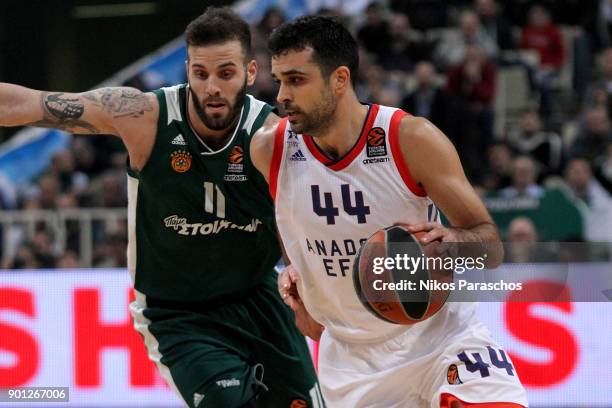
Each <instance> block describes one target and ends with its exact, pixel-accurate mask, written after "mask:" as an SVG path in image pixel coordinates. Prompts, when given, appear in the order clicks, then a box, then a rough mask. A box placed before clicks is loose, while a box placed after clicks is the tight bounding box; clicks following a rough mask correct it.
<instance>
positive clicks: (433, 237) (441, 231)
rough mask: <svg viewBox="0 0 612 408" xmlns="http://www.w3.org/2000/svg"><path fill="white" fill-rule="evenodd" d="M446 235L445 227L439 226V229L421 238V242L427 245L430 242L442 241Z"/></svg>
mask: <svg viewBox="0 0 612 408" xmlns="http://www.w3.org/2000/svg"><path fill="white" fill-rule="evenodd" d="M445 235H446V229H445V228H444V227H440V226H438V227H437V228H434V229H432V230H430V231H429V232H428V233H427V234H425V235H423V236H422V237H421V238H419V241H421V242H422V243H424V244H426V243H428V242H432V241H435V240H438V239H442V238H443V237H444V236H445Z"/></svg>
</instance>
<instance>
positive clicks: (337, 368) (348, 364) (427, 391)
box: [318, 321, 528, 408]
mask: <svg viewBox="0 0 612 408" xmlns="http://www.w3.org/2000/svg"><path fill="white" fill-rule="evenodd" d="M447 327H448V326H447ZM427 334H434V333H428V332H427V331H426V332H421V333H420V334H419V335H418V336H415V334H414V333H411V331H410V330H407V331H406V332H404V333H402V334H400V335H399V336H397V337H394V338H391V339H390V340H386V341H383V342H378V343H366V344H354V343H348V342H345V341H341V340H338V339H336V338H334V337H332V335H331V334H330V333H328V331H327V330H326V331H324V332H323V336H322V337H321V341H320V344H319V362H318V364H319V365H318V366H319V383H320V384H321V389H322V392H323V397H324V398H325V402H326V404H327V406H328V407H329V408H335V407H338V408H346V407H354V408H362V407H363V408H365V407H368V408H375V407H377V408H394V407H410V408H418V407H423V408H425V407H428V408H429V407H431V408H440V407H450V406H451V401H453V400H460V401H462V402H464V403H467V404H465V405H466V406H469V404H470V403H473V404H478V403H500V402H502V403H507V405H504V406H505V407H514V406H515V405H513V404H517V405H516V408H520V407H521V406H523V407H527V406H528V402H527V396H526V394H525V390H524V388H523V386H522V385H521V383H520V380H519V378H518V376H517V373H516V370H515V369H514V366H513V365H512V362H511V361H510V358H509V356H508V354H507V353H505V351H504V350H503V349H502V348H501V347H500V346H499V344H497V342H495V341H494V340H493V339H492V338H491V335H490V333H489V330H488V329H487V328H486V327H485V326H484V325H483V324H482V323H480V321H471V322H470V323H469V325H468V326H467V327H463V328H458V329H457V330H454V331H451V330H448V329H445V330H443V331H435V336H433V337H432V336H428V335H427Z"/></svg>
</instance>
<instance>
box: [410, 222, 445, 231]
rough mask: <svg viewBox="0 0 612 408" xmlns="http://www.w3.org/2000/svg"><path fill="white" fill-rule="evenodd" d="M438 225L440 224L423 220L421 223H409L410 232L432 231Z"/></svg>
mask: <svg viewBox="0 0 612 408" xmlns="http://www.w3.org/2000/svg"><path fill="white" fill-rule="evenodd" d="M436 226H438V224H435V223H433V222H423V223H420V224H414V225H409V226H408V231H410V232H419V231H431V230H432V229H434V228H435V227H436Z"/></svg>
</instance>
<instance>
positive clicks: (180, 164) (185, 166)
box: [170, 150, 191, 173]
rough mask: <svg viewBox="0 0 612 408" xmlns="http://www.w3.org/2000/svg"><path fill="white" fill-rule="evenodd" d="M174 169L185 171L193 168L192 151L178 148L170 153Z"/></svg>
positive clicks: (178, 171) (179, 171) (180, 171)
mask: <svg viewBox="0 0 612 408" xmlns="http://www.w3.org/2000/svg"><path fill="white" fill-rule="evenodd" d="M170 164H171V165H172V170H174V171H176V172H177V173H185V172H186V171H187V170H189V169H190V168H191V153H189V152H188V151H186V150H177V151H175V152H173V153H172V154H171V155H170Z"/></svg>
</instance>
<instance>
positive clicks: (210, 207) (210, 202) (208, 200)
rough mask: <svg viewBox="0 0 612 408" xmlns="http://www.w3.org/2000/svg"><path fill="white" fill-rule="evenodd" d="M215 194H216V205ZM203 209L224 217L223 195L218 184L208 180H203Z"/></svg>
mask: <svg viewBox="0 0 612 408" xmlns="http://www.w3.org/2000/svg"><path fill="white" fill-rule="evenodd" d="M215 193H216V194H215ZM215 195H216V196H217V200H216V205H215ZM215 207H216V208H215ZM204 211H205V212H207V213H209V214H215V215H216V216H217V217H219V218H225V196H224V195H223V193H222V192H221V190H220V189H219V186H217V185H216V184H214V183H211V182H209V181H205V182H204Z"/></svg>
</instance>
